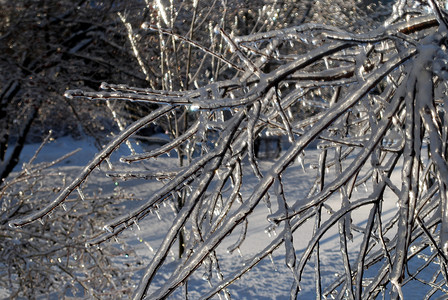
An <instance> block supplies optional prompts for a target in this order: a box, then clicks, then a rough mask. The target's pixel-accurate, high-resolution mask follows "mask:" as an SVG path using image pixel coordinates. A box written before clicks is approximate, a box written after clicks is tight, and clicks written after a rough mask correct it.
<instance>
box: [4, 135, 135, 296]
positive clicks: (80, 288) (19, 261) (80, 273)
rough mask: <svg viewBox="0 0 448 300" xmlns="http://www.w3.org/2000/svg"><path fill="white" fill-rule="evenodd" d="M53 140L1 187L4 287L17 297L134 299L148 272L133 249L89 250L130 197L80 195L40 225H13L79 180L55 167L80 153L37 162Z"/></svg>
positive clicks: (68, 199) (100, 190) (107, 247)
mask: <svg viewBox="0 0 448 300" xmlns="http://www.w3.org/2000/svg"><path fill="white" fill-rule="evenodd" d="M49 139H50V135H49V136H48V137H47V139H46V140H45V141H44V143H43V144H42V145H41V147H40V148H39V149H38V150H37V151H36V153H35V154H34V156H33V157H32V158H31V159H30V160H29V161H28V162H26V163H24V165H23V167H22V171H20V172H15V173H13V174H12V176H10V177H9V178H8V180H6V181H5V182H3V185H2V186H1V188H0V198H1V200H2V201H1V211H0V230H1V235H0V241H1V246H0V265H1V271H0V278H1V284H0V288H2V289H4V290H5V291H8V292H9V295H8V296H9V297H10V298H11V299H16V298H27V299H35V298H38V297H42V296H43V295H47V296H49V295H53V296H57V297H61V298H64V297H66V296H74V297H84V296H86V295H89V297H92V298H95V299H104V298H110V297H111V296H112V295H115V296H118V295H121V296H125V295H129V294H130V293H131V292H132V289H131V286H132V284H133V280H132V276H133V274H134V272H135V271H137V270H139V269H141V268H142V263H141V262H139V261H138V259H136V258H135V255H133V254H134V252H133V250H132V249H130V248H129V247H127V246H126V245H123V247H117V245H114V244H109V245H104V246H103V247H102V248H101V250H100V249H97V248H93V247H85V244H86V242H87V239H88V237H89V236H90V235H92V234H93V232H95V231H96V228H98V226H100V225H101V224H102V223H103V222H104V221H105V220H106V219H108V218H110V217H111V216H113V215H117V213H118V212H119V211H121V209H122V207H121V202H122V201H124V199H123V198H124V195H120V194H114V195H112V194H111V193H107V192H104V193H103V192H102V189H101V188H100V189H97V190H96V191H94V192H93V193H92V194H91V195H88V196H84V195H83V194H74V195H73V196H72V197H69V198H67V199H66V200H65V202H64V204H63V205H62V208H63V209H61V210H58V211H54V212H52V213H51V214H49V215H48V218H46V219H41V220H40V222H36V223H33V224H30V225H29V226H26V227H24V228H20V229H17V228H11V227H10V226H9V224H8V222H9V221H10V220H11V219H14V218H17V217H20V216H23V215H28V214H30V213H32V212H33V211H35V210H36V209H39V208H40V207H41V206H42V205H43V204H45V203H44V201H45V200H44V199H48V198H51V197H53V196H54V195H55V194H57V193H59V192H60V189H59V188H58V187H57V185H64V183H65V182H66V181H69V180H71V179H72V178H73V174H64V173H63V172H60V171H58V169H56V168H55V165H57V164H59V163H60V162H62V161H64V160H65V159H67V158H69V157H70V156H72V155H74V154H75V153H76V152H78V151H79V150H80V149H77V150H75V151H73V152H71V153H68V154H67V155H64V156H63V157H60V158H58V159H55V160H54V161H52V162H42V163H36V162H35V161H36V158H37V156H38V154H39V153H40V151H42V149H44V148H45V146H46V143H48V142H49ZM44 151H45V150H44ZM65 171H66V172H68V170H67V169H65ZM87 186H88V185H87V183H85V184H84V189H87V190H89V191H91V190H92V189H91V188H90V187H87ZM36 199H40V201H37V200H36Z"/></svg>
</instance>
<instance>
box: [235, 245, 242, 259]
mask: <svg viewBox="0 0 448 300" xmlns="http://www.w3.org/2000/svg"><path fill="white" fill-rule="evenodd" d="M236 251H238V254H239V255H240V256H241V258H242V257H243V253H242V252H241V249H240V247H237V248H236Z"/></svg>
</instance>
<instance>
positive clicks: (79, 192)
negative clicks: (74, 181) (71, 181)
mask: <svg viewBox="0 0 448 300" xmlns="http://www.w3.org/2000/svg"><path fill="white" fill-rule="evenodd" d="M76 191H77V192H78V195H79V198H81V200H82V201H85V200H86V198H85V196H84V193H83V192H82V190H81V188H80V187H77V188H76Z"/></svg>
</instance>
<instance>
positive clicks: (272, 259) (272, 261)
mask: <svg viewBox="0 0 448 300" xmlns="http://www.w3.org/2000/svg"><path fill="white" fill-rule="evenodd" d="M268 256H269V260H270V261H271V264H272V266H273V267H274V271H275V272H278V269H277V266H276V264H275V261H274V257H273V256H272V253H269V254H268Z"/></svg>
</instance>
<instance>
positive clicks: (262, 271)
mask: <svg viewBox="0 0 448 300" xmlns="http://www.w3.org/2000/svg"><path fill="white" fill-rule="evenodd" d="M38 146H39V145H37V144H36V145H35V144H31V145H27V146H26V147H25V149H24V151H23V153H22V156H21V158H20V159H21V162H22V163H23V162H27V161H28V160H29V159H30V158H31V157H32V156H33V154H34V152H35V150H36V149H37V148H38ZM134 146H135V147H137V148H138V147H139V146H138V145H134ZM77 148H81V149H80V151H79V152H77V153H76V154H75V155H73V156H71V157H70V158H69V159H67V160H65V161H64V162H62V163H60V164H58V165H57V166H55V168H59V170H60V171H64V170H65V171H67V172H73V170H74V168H73V167H76V166H79V167H81V166H84V165H85V164H86V163H87V162H88V161H89V160H91V159H92V158H93V157H94V155H95V153H96V151H97V149H96V148H95V147H94V145H93V142H92V141H89V140H73V139H72V138H69V137H64V138H60V139H58V140H55V141H52V142H50V143H49V144H47V145H45V147H44V148H43V150H42V152H41V153H40V154H39V156H38V158H37V160H36V162H39V161H51V160H53V159H55V158H58V157H60V156H62V155H63V154H66V153H68V152H70V151H72V150H75V149H77ZM128 151H129V150H128V149H126V147H122V149H120V150H119V151H118V152H119V153H121V154H128ZM318 155H319V150H316V149H314V150H312V149H310V150H308V151H307V153H306V158H309V161H313V160H314V159H312V158H316V157H317V156H318ZM117 157H118V156H117ZM156 163H157V164H158V167H159V168H167V167H169V166H171V165H173V164H176V158H173V157H171V158H170V157H164V158H158V159H157V160H156ZM269 166H270V162H268V161H263V163H262V165H261V168H262V169H268V168H269ZM19 168H20V165H19V166H18V167H17V168H16V169H17V170H18V169H19ZM247 169H250V168H247ZM288 172H293V173H294V175H293V176H286V175H285V176H284V178H289V179H288V181H286V182H285V183H284V184H285V188H286V191H285V192H286V195H287V197H288V198H290V199H291V198H293V199H300V198H301V197H305V196H306V193H307V191H308V190H309V187H310V185H312V183H313V181H314V180H315V173H314V172H315V171H313V170H311V169H310V166H309V165H308V164H307V159H305V164H304V168H302V166H301V165H299V164H297V166H293V167H291V168H290V169H288ZM102 180H104V178H102ZM107 180H109V183H107V182H105V181H102V182H103V184H104V185H109V186H111V188H113V186H114V185H113V184H110V179H107ZM392 180H393V181H396V182H399V181H400V174H394V176H393V178H392ZM160 184H162V183H160ZM255 184H256V178H255V176H253V175H251V174H245V177H244V185H243V190H242V193H243V196H244V193H245V192H246V193H249V192H250V191H251V190H253V188H254V186H255ZM120 188H126V189H128V190H132V193H133V194H134V195H135V198H136V199H142V201H143V200H144V199H145V197H146V196H147V195H148V194H149V193H151V191H152V190H155V189H156V188H157V186H151V187H149V186H148V185H144V184H142V185H136V184H130V183H127V182H120ZM357 193H359V197H361V196H362V195H364V194H367V193H368V190H367V189H366V190H358V191H357ZM336 201H337V200H335V202H336ZM369 208H370V206H365V207H363V208H361V209H358V210H356V214H354V215H352V217H353V221H354V223H355V224H357V225H360V226H362V225H365V223H366V218H367V215H368V212H369ZM396 209H397V208H396V203H395V201H385V202H384V204H383V218H384V219H383V220H384V221H387V219H388V218H391V217H392V216H393V215H394V213H395V212H396ZM267 214H268V213H267V209H266V207H264V206H263V205H259V207H258V208H257V210H255V211H254V212H253V214H252V215H251V216H250V218H249V223H248V224H249V227H248V232H247V237H246V241H245V242H244V243H243V244H242V246H241V247H240V251H234V252H233V253H228V251H227V249H228V247H229V246H230V245H231V244H232V243H234V242H235V241H236V239H237V238H238V234H239V230H238V229H237V230H235V233H233V235H234V236H231V237H230V238H226V239H225V240H224V241H223V243H222V244H221V245H220V246H219V247H218V248H217V255H218V257H219V258H220V268H221V271H222V273H223V274H224V277H225V276H226V274H230V273H231V272H233V271H235V270H236V267H237V266H240V265H241V264H244V263H246V262H247V261H248V260H249V259H250V258H252V257H253V256H254V255H256V254H257V253H258V252H259V251H260V250H262V249H263V248H264V247H266V246H267V245H268V244H269V243H270V242H271V241H272V240H273V239H275V238H276V233H275V232H269V230H267V228H268V227H269V226H270V223H269V222H268V221H267V220H266V215H267ZM172 216H173V210H172V209H171V208H170V207H169V206H167V207H161V208H160V210H159V212H158V215H155V214H153V215H149V216H148V217H147V218H146V219H145V220H143V221H142V222H140V224H139V229H136V228H133V229H132V230H128V231H126V232H125V233H124V234H122V235H121V236H120V239H122V240H126V241H127V242H128V243H129V244H130V245H132V246H133V247H134V248H135V249H136V252H137V253H138V254H139V255H141V256H142V257H143V260H144V262H145V263H149V261H150V259H151V257H152V256H153V254H154V250H155V249H157V247H158V246H159V245H160V243H161V242H162V240H163V237H164V235H165V233H166V232H167V230H168V228H169V226H170V224H171V223H170V222H171V221H172V219H173V217H172ZM159 217H160V218H159ZM323 221H324V220H323ZM313 227H314V219H311V220H309V221H308V222H307V223H306V224H305V225H304V226H302V227H301V228H300V229H299V231H297V232H295V234H294V246H295V248H296V252H297V257H300V254H301V253H302V252H303V251H304V249H305V248H306V246H307V245H308V242H309V240H310V238H311V236H312V232H313ZM361 237H362V235H361V234H358V235H357V234H355V235H354V239H353V241H349V247H350V250H349V251H350V252H351V258H356V254H357V251H358V249H359V247H360V244H361V241H362V239H361ZM320 249H321V256H322V257H321V267H322V274H323V282H322V284H323V286H324V287H325V285H326V284H328V283H330V282H332V281H334V280H335V279H336V278H337V276H340V274H342V273H343V262H342V257H341V253H340V241H339V235H338V233H337V232H336V231H335V230H331V231H329V232H328V233H326V234H325V236H324V237H323V239H322V242H321V244H320ZM169 260H170V261H171V262H170V263H168V264H166V265H165V266H164V267H163V268H162V271H163V270H165V271H166V272H162V273H161V274H162V275H160V276H158V277H156V278H155V280H154V284H153V286H152V287H151V289H155V288H157V287H160V286H161V285H162V284H163V281H164V280H165V279H166V278H167V277H168V276H169V273H170V271H172V270H174V268H175V267H176V263H177V261H178V260H177V253H171V256H170V257H169ZM312 265H313V258H311V263H310V264H309V266H307V267H306V268H305V274H304V275H303V278H302V284H301V288H302V289H303V291H301V292H300V293H299V298H300V299H312V298H315V296H316V295H315V291H314V289H315V286H314V273H315V271H314V269H313V268H312ZM202 273H203V272H202V271H199V272H196V273H195V274H202ZM214 282H216V279H215V278H213V277H212V278H211V280H210V282H208V281H207V280H204V279H203V278H202V276H199V275H194V276H193V277H192V278H191V279H190V280H189V282H188V291H189V297H190V298H189V299H196V298H197V297H198V296H199V295H200V294H202V293H204V291H207V290H208V289H209V287H210V284H212V283H214ZM292 282H293V274H292V273H291V271H290V270H289V269H288V268H287V267H286V266H285V261H284V248H283V247H280V248H279V249H278V250H276V251H275V252H274V253H273V255H272V256H270V257H267V258H266V259H264V260H263V261H261V262H260V263H259V264H257V265H256V266H255V267H254V268H252V269H251V270H250V272H248V273H246V274H245V275H243V277H242V278H241V279H240V280H238V281H236V282H235V283H234V284H232V285H231V286H230V287H229V288H228V290H229V292H230V294H231V295H232V298H233V299H289V291H290V288H291V284H292ZM178 290H179V291H178V292H176V293H174V294H173V295H172V296H171V298H173V299H177V298H180V297H181V293H182V290H183V289H178ZM424 292H425V290H420V289H419V288H417V289H413V288H412V285H410V286H409V287H408V288H407V289H405V295H406V299H422V297H423V296H424ZM0 297H6V296H5V294H0ZM386 297H387V296H386Z"/></svg>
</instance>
